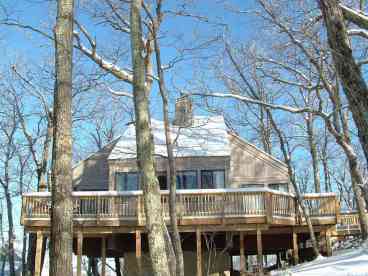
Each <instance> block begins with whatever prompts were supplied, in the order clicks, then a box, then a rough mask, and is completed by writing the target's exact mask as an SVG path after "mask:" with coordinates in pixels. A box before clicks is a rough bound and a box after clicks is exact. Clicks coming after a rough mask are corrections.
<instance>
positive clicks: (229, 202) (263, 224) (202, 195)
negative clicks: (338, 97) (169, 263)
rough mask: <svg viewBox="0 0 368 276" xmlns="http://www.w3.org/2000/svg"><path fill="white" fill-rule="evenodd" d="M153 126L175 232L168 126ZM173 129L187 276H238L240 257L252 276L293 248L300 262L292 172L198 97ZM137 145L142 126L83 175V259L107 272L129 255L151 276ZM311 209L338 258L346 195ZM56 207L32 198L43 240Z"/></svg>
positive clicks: (300, 225) (79, 247)
mask: <svg viewBox="0 0 368 276" xmlns="http://www.w3.org/2000/svg"><path fill="white" fill-rule="evenodd" d="M151 128H152V132H153V139H154V143H155V166H156V173H157V178H158V181H159V185H160V188H161V194H162V195H161V197H162V200H161V201H162V208H163V214H164V216H165V220H166V222H167V225H168V228H169V229H170V223H169V216H168V213H169V212H168V190H167V189H168V179H167V178H168V161H167V152H166V144H165V135H164V126H163V122H161V121H158V120H154V119H152V120H151ZM171 131H172V137H173V138H174V141H175V150H174V154H175V162H176V169H177V189H178V190H177V205H178V206H177V212H178V218H179V219H178V226H179V230H180V232H181V238H182V242H183V250H184V260H185V274H186V275H204V274H206V275H207V274H208V273H210V274H215V273H218V275H219V274H221V273H225V272H226V271H229V272H230V271H233V270H234V267H233V256H240V270H241V271H242V272H245V270H246V269H247V265H246V263H247V262H246V258H245V257H246V256H247V255H257V257H258V269H259V270H262V269H263V265H264V262H263V255H266V254H279V253H280V252H281V253H283V254H284V253H285V252H286V251H287V250H292V252H293V259H294V261H295V262H298V258H299V251H298V248H299V245H301V244H303V245H304V246H303V247H304V248H305V247H306V241H307V240H308V239H309V234H308V229H307V227H306V225H305V221H304V219H303V218H302V217H301V215H300V211H299V208H298V207H297V204H296V200H295V196H294V194H293V188H292V187H291V185H290V183H289V177H288V170H287V167H286V165H285V164H284V163H283V162H281V161H279V160H277V159H276V158H274V157H273V156H271V155H269V154H267V153H265V152H264V151H262V150H261V149H259V148H257V147H256V146H254V145H252V144H250V143H248V142H247V141H246V140H244V139H242V138H241V137H239V136H238V135H237V134H235V133H234V132H232V131H231V130H229V129H228V127H227V126H226V123H225V121H224V118H223V117H221V116H209V117H205V116H193V114H192V104H191V101H190V99H189V98H188V97H182V98H180V99H179V100H178V101H177V102H176V114H175V119H174V126H173V127H172V129H171ZM135 143H136V142H135V126H134V124H130V125H129V126H128V127H127V129H126V131H125V132H124V134H123V135H122V136H121V137H119V138H117V139H116V140H114V141H112V142H111V143H110V144H108V145H106V146H105V147H104V148H103V149H101V150H100V151H98V152H96V153H94V154H92V155H91V156H89V157H88V158H86V159H85V160H83V161H81V162H80V163H78V164H77V165H76V166H75V167H74V169H73V184H74V189H75V192H74V193H73V201H74V220H73V222H74V231H75V237H76V238H75V246H74V250H75V253H76V254H78V256H79V258H80V256H81V255H88V256H98V257H101V258H102V260H103V264H105V263H106V257H124V260H125V262H124V263H125V269H126V271H127V272H128V274H127V275H136V274H139V270H142V271H143V272H145V273H146V274H144V275H150V267H149V259H148V243H147V236H146V233H145V227H144V226H145V217H144V209H143V202H142V192H141V191H140V187H139V171H138V168H137V162H136V144H135ZM304 201H305V202H304V203H305V204H307V206H309V208H310V212H311V215H312V222H313V223H314V225H315V227H314V229H315V232H316V233H317V235H319V236H320V237H321V238H325V240H326V241H327V242H326V245H327V246H326V250H327V251H328V252H329V251H330V249H329V246H328V245H329V242H328V236H329V233H330V232H331V229H332V227H334V226H335V224H336V222H337V219H338V210H339V206H338V203H337V200H336V195H335V194H332V193H328V194H312V195H304ZM49 203H50V194H49V193H48V192H44V193H28V194H24V195H23V205H22V223H23V225H24V227H25V230H26V231H28V232H37V233H38V236H39V238H40V237H42V235H47V234H48V231H49V225H50V218H49V209H48V206H49ZM326 237H327V238H326ZM284 255H285V254H284ZM103 267H104V265H103ZM102 274H104V271H103V272H102ZM221 275H222V274H221Z"/></svg>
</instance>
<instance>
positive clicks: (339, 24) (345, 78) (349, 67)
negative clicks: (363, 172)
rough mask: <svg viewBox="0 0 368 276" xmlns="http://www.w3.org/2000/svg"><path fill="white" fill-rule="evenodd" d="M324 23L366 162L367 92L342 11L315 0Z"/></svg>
mask: <svg viewBox="0 0 368 276" xmlns="http://www.w3.org/2000/svg"><path fill="white" fill-rule="evenodd" d="M318 2H319V7H320V9H321V11H322V14H323V18H324V21H325V25H326V29H327V36H328V43H329V46H330V48H331V51H332V57H333V61H334V63H335V67H336V71H337V73H338V75H339V78H340V80H341V83H342V86H343V88H344V92H345V95H346V98H347V100H348V102H349V106H350V110H351V113H352V114H353V119H354V122H355V124H356V126H357V128H358V136H359V139H360V143H361V145H362V147H363V150H364V153H365V157H366V160H367V162H368V89H367V85H366V83H365V81H364V78H363V75H362V72H361V70H360V68H359V66H358V64H357V63H356V62H355V59H354V56H353V52H352V48H351V44H350V40H349V37H348V33H347V29H346V26H345V22H344V17H343V13H342V10H341V8H340V6H339V1H337V0H319V1H318Z"/></svg>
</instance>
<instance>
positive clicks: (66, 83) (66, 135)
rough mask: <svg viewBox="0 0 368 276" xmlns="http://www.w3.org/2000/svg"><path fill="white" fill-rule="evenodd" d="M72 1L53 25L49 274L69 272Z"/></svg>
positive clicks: (62, 3)
mask: <svg viewBox="0 0 368 276" xmlns="http://www.w3.org/2000/svg"><path fill="white" fill-rule="evenodd" d="M73 2H74V1H73V0H59V1H58V5H57V19H56V27H55V71H56V83H55V94H54V120H53V121H54V137H53V138H54V139H53V156H52V189H51V190H52V196H51V210H52V212H51V244H50V275H53V276H66V275H72V274H73V269H72V255H73V254H72V252H73V251H72V245H73V220H72V219H73V202H72V189H73V187H72V116H71V115H72V112H71V107H72V68H73V65H72V60H73V55H72V53H73V5H74V3H73Z"/></svg>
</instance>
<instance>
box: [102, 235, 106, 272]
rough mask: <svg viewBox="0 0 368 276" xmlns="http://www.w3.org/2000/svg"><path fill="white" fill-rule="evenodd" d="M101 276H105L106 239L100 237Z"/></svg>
mask: <svg viewBox="0 0 368 276" xmlns="http://www.w3.org/2000/svg"><path fill="white" fill-rule="evenodd" d="M101 263H102V264H101V276H106V238H105V237H102V244H101Z"/></svg>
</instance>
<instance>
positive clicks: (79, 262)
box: [77, 232, 83, 276]
mask: <svg viewBox="0 0 368 276" xmlns="http://www.w3.org/2000/svg"><path fill="white" fill-rule="evenodd" d="M77 254H78V256H77V276H82V255H83V234H82V232H78V235H77Z"/></svg>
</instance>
